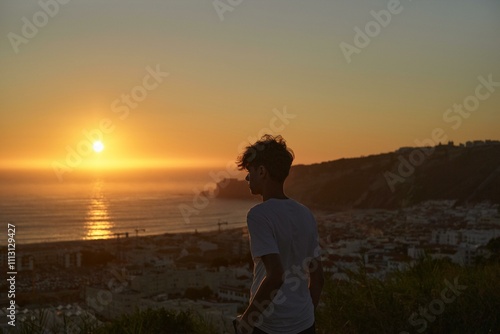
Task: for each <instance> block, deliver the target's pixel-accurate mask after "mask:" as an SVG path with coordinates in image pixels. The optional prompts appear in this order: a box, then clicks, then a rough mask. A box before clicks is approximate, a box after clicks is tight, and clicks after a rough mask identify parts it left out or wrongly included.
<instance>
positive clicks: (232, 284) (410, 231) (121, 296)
mask: <svg viewBox="0 0 500 334" xmlns="http://www.w3.org/2000/svg"><path fill="white" fill-rule="evenodd" d="M314 213H315V217H316V220H317V223H318V230H319V235H320V245H321V257H322V261H323V266H324V271H325V275H326V276H328V277H329V278H330V279H333V280H346V279H348V273H349V272H352V271H357V270H359V268H361V267H363V268H364V270H366V272H367V273H368V274H369V275H372V276H374V277H377V278H380V279H383V278H384V277H385V276H386V275H388V274H389V273H390V272H394V271H398V270H399V271H404V270H406V269H407V268H408V267H409V266H411V265H412V264H413V263H415V261H418V260H419V259H420V258H422V257H425V256H428V257H431V258H434V259H443V258H448V259H449V260H450V261H452V262H454V263H457V264H460V265H464V266H468V265H473V264H474V263H475V261H478V259H480V258H481V257H483V258H484V257H488V250H487V249H486V247H485V246H486V245H487V243H488V242H489V241H490V240H491V239H494V238H498V237H500V207H499V205H498V204H491V203H490V202H479V203H474V204H457V203H456V201H452V200H446V201H427V202H423V203H421V204H419V205H416V206H412V207H408V208H403V209H399V210H381V209H370V210H350V211H345V212H323V211H317V212H314ZM4 248H6V247H3V248H2V252H1V257H0V264H1V266H2V267H3V268H5V267H6V266H7V260H8V259H7V255H6V254H7V252H6V249H4ZM16 256H17V259H16V266H17V268H16V269H17V281H16V289H17V292H16V306H17V307H16V318H17V321H18V323H22V322H23V321H28V320H30V319H34V318H35V317H37V316H38V315H40V314H41V312H45V314H46V319H48V320H47V321H50V322H52V323H53V325H54V326H56V325H57V324H58V323H63V322H66V323H67V322H68V319H69V323H71V321H73V322H75V323H76V322H78V321H83V320H82V319H91V320H92V321H96V322H105V321H108V320H112V319H116V318H118V317H120V316H121V315H123V314H128V313H132V312H135V311H137V310H146V309H157V308H165V309H174V310H191V311H193V312H195V313H197V314H199V315H200V316H201V317H203V318H204V319H207V320H208V321H211V322H212V323H214V324H217V326H218V327H219V329H220V332H227V333H230V332H231V331H232V325H231V321H232V319H233V318H234V317H235V316H236V315H237V314H238V313H240V312H242V311H243V310H244V308H245V305H246V304H247V303H248V300H249V288H250V284H251V278H252V269H253V264H252V259H251V255H250V249H249V241H248V231H247V230H246V228H229V225H227V224H226V225H224V224H219V226H218V229H217V230H215V231H211V232H203V233H198V232H197V231H193V232H192V233H181V234H163V235H156V236H140V235H139V234H138V233H136V234H134V233H130V234H128V233H127V234H117V235H116V237H115V238H114V239H106V240H88V241H71V242H70V241H68V242H58V243H45V244H28V245H18V247H17V251H16ZM1 284H2V286H1V291H2V300H5V299H6V298H4V294H5V291H6V290H7V289H6V286H5V285H6V282H5V281H4V282H2V283H1ZM2 307H3V308H2V309H1V310H0V313H1V315H2V316H1V319H2V320H1V326H2V327H3V328H7V324H6V322H7V320H8V318H7V317H6V314H7V309H6V307H5V305H2ZM68 332H71V331H68Z"/></svg>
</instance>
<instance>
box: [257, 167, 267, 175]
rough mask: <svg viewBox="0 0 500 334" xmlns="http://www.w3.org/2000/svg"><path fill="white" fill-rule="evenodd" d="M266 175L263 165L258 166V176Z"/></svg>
mask: <svg viewBox="0 0 500 334" xmlns="http://www.w3.org/2000/svg"><path fill="white" fill-rule="evenodd" d="M266 175H267V169H266V167H264V166H263V165H260V166H259V176H260V177H264V176H266Z"/></svg>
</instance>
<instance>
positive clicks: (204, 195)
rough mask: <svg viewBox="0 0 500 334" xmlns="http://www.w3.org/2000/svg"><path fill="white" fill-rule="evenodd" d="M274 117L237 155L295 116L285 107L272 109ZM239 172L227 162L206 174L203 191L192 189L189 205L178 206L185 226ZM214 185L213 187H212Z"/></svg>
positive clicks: (282, 127)
mask: <svg viewBox="0 0 500 334" xmlns="http://www.w3.org/2000/svg"><path fill="white" fill-rule="evenodd" d="M272 112H273V114H274V116H273V117H272V118H271V119H270V121H269V127H265V128H262V129H260V131H259V132H258V133H257V136H255V137H253V136H249V137H248V138H247V140H248V141H242V142H241V143H240V144H239V145H238V153H241V151H243V150H244V149H245V147H246V146H248V145H249V143H254V142H256V141H257V140H259V139H260V138H261V137H262V136H263V135H265V134H271V135H277V134H278V133H279V132H281V131H283V130H284V129H285V127H286V126H287V125H288V124H290V120H292V119H294V118H296V117H297V115H294V114H290V113H288V112H287V109H286V106H284V107H283V110H278V109H276V108H274V109H273V111H272ZM240 173H241V172H240V171H239V170H238V169H237V168H236V164H235V163H234V161H229V162H228V163H227V164H226V169H225V170H222V171H219V172H217V173H215V172H213V171H211V172H209V173H208V175H209V176H210V178H211V180H212V181H210V182H207V183H206V184H205V185H204V186H203V190H201V189H199V188H193V192H194V197H193V201H192V204H191V205H188V204H185V203H181V204H179V205H178V208H179V211H180V212H181V215H182V218H183V219H184V222H185V223H186V224H189V223H190V222H191V220H190V217H192V216H193V215H198V214H199V213H200V211H201V210H203V209H205V208H206V207H207V206H208V205H209V203H210V199H212V198H214V197H215V196H217V194H218V193H219V188H225V187H227V185H228V184H229V182H230V181H229V179H231V178H235V177H237V176H238V175H239V174H240ZM214 185H215V187H214Z"/></svg>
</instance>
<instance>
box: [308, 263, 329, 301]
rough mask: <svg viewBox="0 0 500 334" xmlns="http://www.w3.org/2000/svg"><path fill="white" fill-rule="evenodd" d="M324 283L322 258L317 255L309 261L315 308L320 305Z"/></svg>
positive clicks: (311, 289)
mask: <svg viewBox="0 0 500 334" xmlns="http://www.w3.org/2000/svg"><path fill="white" fill-rule="evenodd" d="M324 283H325V278H324V277H323V265H322V264H321V258H319V257H317V258H314V259H312V260H311V262H310V263H309V292H310V294H311V299H312V302H313V305H314V309H316V307H317V306H318V303H319V297H320V296H321V290H323V285H324Z"/></svg>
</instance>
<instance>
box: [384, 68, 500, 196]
mask: <svg viewBox="0 0 500 334" xmlns="http://www.w3.org/2000/svg"><path fill="white" fill-rule="evenodd" d="M477 79H478V81H479V84H478V85H477V86H476V88H475V90H474V94H471V95H468V96H466V97H465V98H464V99H463V101H462V103H461V104H457V103H455V104H453V107H451V108H448V109H446V111H445V112H444V113H443V116H442V119H443V121H444V122H445V123H448V124H451V128H452V129H453V130H454V131H456V130H458V129H459V128H460V127H461V126H462V123H463V121H464V119H468V118H469V117H470V116H471V115H472V113H473V112H475V111H476V110H478V109H479V107H480V105H481V101H486V100H487V99H489V98H490V97H491V96H492V95H493V93H495V91H496V88H497V87H500V82H497V81H493V74H489V75H488V76H487V77H486V78H485V77H483V76H479V77H477ZM447 140H448V135H447V134H446V131H445V130H444V129H442V128H434V129H433V130H432V131H431V135H430V137H429V138H426V139H423V140H419V139H415V141H414V142H415V144H416V145H417V146H419V147H417V148H415V149H413V150H412V151H411V152H410V154H409V156H408V158H405V157H404V156H403V155H401V154H400V155H399V156H398V161H399V165H398V167H397V173H394V172H390V171H386V172H385V173H384V178H385V180H386V182H387V185H388V186H389V188H390V189H391V192H395V191H396V185H397V184H398V183H404V182H405V181H406V180H407V179H408V178H409V177H411V176H412V175H413V174H414V173H415V171H416V168H417V167H419V166H421V165H422V164H423V163H424V162H425V161H426V160H427V159H428V158H429V157H430V156H431V155H432V154H433V153H434V151H435V146H436V145H438V144H439V143H443V142H446V141H447Z"/></svg>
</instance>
